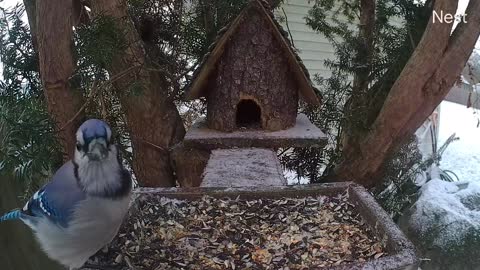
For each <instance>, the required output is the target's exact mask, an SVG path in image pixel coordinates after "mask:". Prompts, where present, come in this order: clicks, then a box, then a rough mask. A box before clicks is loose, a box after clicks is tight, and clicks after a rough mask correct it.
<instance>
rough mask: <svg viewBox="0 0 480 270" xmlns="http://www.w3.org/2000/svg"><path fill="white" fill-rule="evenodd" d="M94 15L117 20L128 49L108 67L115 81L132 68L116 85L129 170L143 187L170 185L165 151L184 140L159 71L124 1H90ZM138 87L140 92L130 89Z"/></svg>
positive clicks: (179, 122) (181, 128) (171, 184)
mask: <svg viewBox="0 0 480 270" xmlns="http://www.w3.org/2000/svg"><path fill="white" fill-rule="evenodd" d="M92 11H93V16H94V17H95V16H99V15H106V16H111V17H112V18H115V19H117V26H118V28H119V29H122V31H124V34H125V39H126V42H127V44H128V45H129V46H128V48H127V49H126V50H125V51H124V52H123V54H121V55H118V56H116V57H115V58H114V60H113V63H112V65H111V66H110V67H108V71H109V73H110V75H111V76H115V75H116V74H119V73H121V72H123V71H125V70H127V69H129V68H131V67H137V70H136V72H132V73H129V74H128V75H127V76H123V77H122V78H121V79H119V80H117V81H115V83H114V86H115V88H116V90H117V91H118V95H119V97H120V101H121V104H122V107H123V109H124V111H125V115H126V118H127V125H128V128H129V132H130V135H131V138H132V143H133V169H134V172H135V176H136V177H137V180H138V181H139V183H140V185H142V186H149V187H153V186H162V187H165V186H174V185H175V178H174V175H173V170H172V168H171V162H170V156H169V148H170V147H171V146H172V145H174V144H176V143H178V142H179V141H180V140H181V139H182V138H183V136H184V135H185V129H184V127H183V123H182V120H181V118H180V115H179V113H178V110H177V108H176V107H175V104H174V103H173V99H172V97H171V96H170V94H169V91H168V89H169V88H168V82H167V81H166V79H165V77H164V75H163V74H162V72H160V71H158V70H153V69H151V68H149V67H150V66H151V65H150V64H149V62H148V57H147V55H146V52H145V49H144V44H143V43H142V41H141V39H140V37H139V35H138V33H137V31H136V29H135V27H134V24H133V21H132V20H131V18H130V17H129V15H128V13H127V5H126V2H125V1H124V0H95V1H92ZM134 85H137V86H140V88H141V91H139V92H140V93H133V92H132V87H133V86H134Z"/></svg>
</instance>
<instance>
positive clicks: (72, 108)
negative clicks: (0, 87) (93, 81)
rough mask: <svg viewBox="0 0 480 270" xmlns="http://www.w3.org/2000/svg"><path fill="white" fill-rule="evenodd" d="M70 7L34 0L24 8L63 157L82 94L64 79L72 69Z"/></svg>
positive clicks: (70, 145)
mask: <svg viewBox="0 0 480 270" xmlns="http://www.w3.org/2000/svg"><path fill="white" fill-rule="evenodd" d="M28 2H29V1H27V3H28ZM30 3H31V2H30ZM72 8H73V2H72V1H71V0H70V1H68V0H49V1H36V8H33V7H32V6H31V5H29V8H27V11H28V10H30V12H27V15H28V17H29V19H28V20H29V22H36V24H32V34H33V35H34V36H33V38H34V39H35V35H36V43H37V47H38V58H39V69H40V77H41V80H42V85H43V87H44V91H45V97H46V100H47V106H48V111H49V113H50V115H51V116H52V118H53V120H54V121H55V124H56V129H57V136H58V139H59V141H60V143H61V144H62V147H63V154H64V155H63V156H64V160H68V159H70V158H72V157H73V154H74V150H75V140H76V139H75V132H76V129H77V128H78V126H79V124H80V121H81V120H82V117H76V119H74V120H73V121H70V120H71V119H72V118H73V117H74V115H75V114H76V113H77V112H78V110H79V109H80V108H81V106H82V104H83V99H82V93H81V92H80V91H78V90H76V89H72V88H71V87H70V85H69V81H68V80H69V78H70V77H71V75H72V74H73V72H74V68H75V60H74V57H73V32H72V25H73V24H72V23H73V22H72ZM35 9H36V13H34V14H35V18H31V17H32V15H33V13H32V12H31V10H35ZM35 25H36V27H35ZM35 28H36V29H35ZM34 44H35V42H34Z"/></svg>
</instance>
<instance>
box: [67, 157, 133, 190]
mask: <svg viewBox="0 0 480 270" xmlns="http://www.w3.org/2000/svg"><path fill="white" fill-rule="evenodd" d="M72 163H73V166H74V175H75V179H76V180H77V185H78V186H79V187H80V188H81V189H82V190H84V191H85V190H87V189H86V188H85V187H84V185H83V184H82V181H80V176H79V174H78V164H77V163H76V162H75V161H72ZM120 164H121V163H120ZM119 174H120V179H119V181H120V186H119V187H118V188H116V189H110V188H105V189H104V190H103V192H94V193H92V192H86V193H87V194H88V195H90V196H95V197H102V198H110V199H121V198H124V197H125V196H127V195H128V194H129V193H130V191H131V190H132V178H131V177H130V173H129V172H128V171H127V170H126V169H125V168H123V166H121V167H120V173H119Z"/></svg>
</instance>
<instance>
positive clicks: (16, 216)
mask: <svg viewBox="0 0 480 270" xmlns="http://www.w3.org/2000/svg"><path fill="white" fill-rule="evenodd" d="M21 215H22V213H21V212H20V210H13V211H11V212H8V213H6V214H5V215H3V216H1V217H0V222H3V221H6V220H12V219H19V218H20V217H21Z"/></svg>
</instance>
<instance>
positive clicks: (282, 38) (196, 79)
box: [185, 0, 321, 105]
mask: <svg viewBox="0 0 480 270" xmlns="http://www.w3.org/2000/svg"><path fill="white" fill-rule="evenodd" d="M250 9H256V10H257V11H259V12H260V14H263V15H264V16H265V18H266V20H267V22H268V23H269V24H270V25H271V31H272V33H273V35H274V37H275V39H276V40H277V42H279V43H280V46H281V47H282V48H283V50H284V51H285V57H286V58H287V59H288V63H289V65H290V68H291V71H292V76H294V77H295V79H296V80H297V82H298V87H299V89H298V90H299V91H300V94H301V96H302V98H303V99H304V100H305V101H306V102H307V103H309V104H312V105H320V99H321V95H320V93H319V91H318V90H317V89H316V88H315V87H314V86H313V83H312V81H311V79H310V75H309V73H308V70H307V68H306V67H305V65H304V64H303V62H302V60H301V59H300V56H298V54H297V53H296V51H295V49H294V48H293V47H292V44H291V42H290V40H289V37H288V32H287V31H285V30H284V29H283V28H282V26H281V25H280V24H279V23H278V22H277V21H276V19H275V17H274V14H273V12H271V10H270V7H269V4H268V3H265V2H264V1H259V0H252V1H250V3H249V4H248V5H247V7H245V8H244V9H243V10H242V12H241V13H240V14H239V15H238V16H237V17H236V19H235V20H234V21H233V22H231V23H230V24H228V25H227V26H225V27H223V28H222V29H220V31H219V32H218V35H217V38H216V39H215V41H214V42H213V43H212V44H211V45H210V47H209V48H208V52H207V53H206V54H205V55H204V57H203V59H202V61H201V63H200V64H199V66H198V68H197V69H196V70H195V72H194V74H193V78H192V81H191V83H190V85H189V86H187V91H186V95H185V98H186V99H187V100H192V99H196V98H199V97H202V96H205V94H206V93H205V92H206V91H207V89H206V86H207V81H208V78H209V76H210V74H211V73H212V72H213V71H214V70H215V68H216V64H217V63H218V60H219V59H220V58H221V57H222V55H223V52H224V50H225V48H226V46H227V44H228V42H229V41H230V37H231V36H232V35H233V34H235V32H236V31H237V30H238V27H239V26H240V25H241V23H242V22H243V21H244V20H243V19H244V17H245V16H246V15H247V14H248V13H249V12H248V11H249V10H250ZM247 19H248V18H247Z"/></svg>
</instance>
